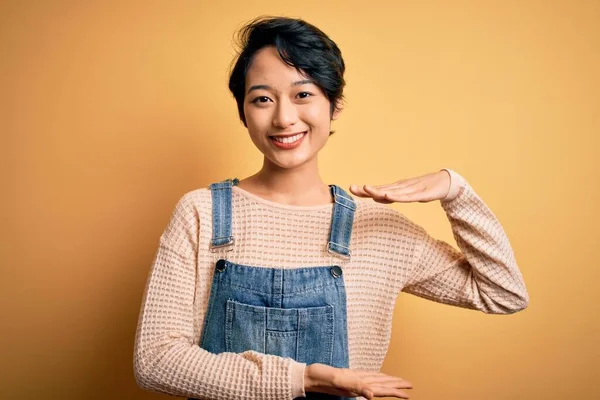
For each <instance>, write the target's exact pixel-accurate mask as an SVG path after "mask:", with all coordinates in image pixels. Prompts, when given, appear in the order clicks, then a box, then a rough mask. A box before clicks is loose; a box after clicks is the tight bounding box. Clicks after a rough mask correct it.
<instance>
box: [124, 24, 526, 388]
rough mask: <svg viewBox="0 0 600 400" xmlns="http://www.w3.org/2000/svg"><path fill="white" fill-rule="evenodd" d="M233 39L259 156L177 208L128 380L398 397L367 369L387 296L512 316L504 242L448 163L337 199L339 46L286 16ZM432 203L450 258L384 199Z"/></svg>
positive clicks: (383, 325) (520, 305) (382, 346)
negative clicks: (244, 170)
mask: <svg viewBox="0 0 600 400" xmlns="http://www.w3.org/2000/svg"><path fill="white" fill-rule="evenodd" d="M240 37H241V42H242V51H241V53H240V54H239V55H238V58H237V62H236V64H235V66H234V68H233V70H232V72H231V77H230V82H229V88H230V90H231V92H232V93H233V95H234V97H235V99H236V101H237V106H238V110H239V116H240V118H241V120H242V122H243V123H244V125H245V126H246V127H247V129H248V133H249V134H250V137H251V139H252V141H253V143H254V144H255V145H256V147H257V148H258V150H259V151H260V152H261V153H262V154H263V155H264V163H263V166H262V168H261V170H260V171H258V172H257V173H256V174H254V175H252V176H250V177H247V178H245V179H242V180H239V179H237V178H233V179H225V180H222V181H220V182H215V183H213V184H211V185H210V186H209V187H207V188H201V189H197V190H193V191H191V192H189V193H187V194H185V195H184V196H183V197H182V198H181V199H180V200H179V202H178V203H177V205H176V207H175V210H174V212H173V214H172V217H171V220H170V222H169V224H168V226H167V227H166V229H165V231H164V233H163V234H162V236H161V238H160V246H159V248H158V252H157V254H156V257H155V259H154V262H153V264H152V268H151V271H150V274H149V277H148V282H147V286H146V290H145V293H144V298H143V301H142V308H141V312H140V318H139V323H138V330H137V335H136V340H135V354H134V359H135V360H134V361H135V363H134V364H135V376H136V380H137V382H138V384H139V385H140V386H141V387H143V388H145V389H149V390H154V391H157V392H162V393H168V394H171V395H176V396H189V397H194V398H199V399H238V398H239V399H246V398H253V399H273V400H275V399H294V398H296V397H309V398H335V399H339V398H352V397H358V396H363V397H365V398H368V399H371V398H373V397H382V396H390V397H398V398H408V395H407V391H406V389H410V388H411V387H412V386H411V384H410V383H409V382H408V381H406V380H404V379H402V378H399V377H393V376H389V375H386V374H383V373H380V372H379V369H380V367H381V365H382V363H383V360H384V357H385V354H386V351H387V348H388V344H389V340H390V333H391V320H392V314H393V307H394V303H395V300H396V297H397V296H398V294H399V293H400V292H401V291H403V292H406V293H411V294H414V295H417V296H420V297H423V298H426V299H430V300H433V301H437V302H440V303H444V304H449V305H454V306H459V307H465V308H470V309H474V310H480V311H483V312H485V313H493V314H510V313H514V312H517V311H519V310H522V309H524V308H525V307H527V304H528V294H527V291H526V288H525V284H524V282H523V278H522V275H521V273H520V271H519V269H518V267H517V264H516V262H515V259H514V256H513V252H512V250H511V247H510V244H509V241H508V238H507V237H506V235H505V233H504V231H503V229H502V227H501V226H500V223H499V222H498V220H497V219H496V217H495V216H494V214H493V213H492V212H491V211H490V209H489V208H488V207H487V206H486V205H485V203H484V202H483V201H482V200H481V198H480V197H479V196H478V195H477V194H476V193H475V192H474V190H473V189H472V188H471V187H470V186H469V184H468V183H467V181H466V180H465V179H464V178H463V177H462V176H460V175H459V174H458V173H456V172H454V171H452V170H449V169H443V170H440V171H437V172H432V173H429V174H426V175H423V176H419V177H416V178H412V179H402V180H398V181H397V182H393V183H390V184H388V185H381V186H367V185H359V186H356V185H352V186H351V187H350V188H348V190H349V192H348V191H345V190H344V189H342V188H341V187H338V186H336V185H332V184H329V185H328V184H326V183H324V182H323V180H322V179H321V177H320V174H319V168H318V154H319V150H321V149H322V148H323V146H325V144H326V143H327V140H328V139H329V136H330V135H331V133H332V132H331V131H330V127H331V121H332V120H335V119H336V118H338V117H339V115H340V112H341V109H342V92H343V87H344V78H343V74H344V61H343V59H342V56H341V53H340V50H339V49H338V47H337V46H336V44H335V43H334V42H333V41H332V40H331V39H329V38H328V37H327V35H325V34H324V33H323V32H322V31H320V30H319V29H317V28H316V27H314V26H312V25H310V24H308V23H306V22H304V21H302V20H298V19H289V18H259V19H257V20H254V21H252V22H251V23H249V24H248V25H247V26H245V27H244V28H243V29H242V30H241V35H240ZM350 193H351V194H353V195H355V196H356V197H353V196H352V195H351V194H350ZM435 200H439V201H440V204H441V206H442V207H443V209H444V211H445V212H446V214H447V216H448V219H449V221H450V223H451V227H452V230H453V233H454V236H455V238H456V240H457V243H458V246H459V247H460V251H458V250H456V249H454V248H453V247H452V246H450V245H449V244H447V243H445V242H442V241H439V240H435V239H434V238H432V237H431V236H430V235H429V234H428V233H427V232H426V231H425V230H424V229H423V228H422V227H420V226H419V225H417V224H415V223H414V222H412V221H410V220H409V219H407V218H406V217H404V216H403V215H402V214H400V213H399V212H397V211H395V210H394V209H392V208H391V207H388V206H387V205H386V204H389V203H393V202H429V201H435Z"/></svg>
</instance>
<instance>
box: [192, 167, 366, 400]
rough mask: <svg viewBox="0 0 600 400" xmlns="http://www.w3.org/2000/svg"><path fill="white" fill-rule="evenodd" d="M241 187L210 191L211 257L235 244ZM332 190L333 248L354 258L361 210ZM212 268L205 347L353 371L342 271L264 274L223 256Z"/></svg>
mask: <svg viewBox="0 0 600 400" xmlns="http://www.w3.org/2000/svg"><path fill="white" fill-rule="evenodd" d="M238 182H239V180H238V179H237V178H234V179H227V180H225V181H222V182H219V183H213V184H211V185H210V190H211V196H212V219H213V235H212V242H211V251H213V252H216V251H222V250H229V251H230V250H231V248H232V247H233V246H234V238H233V235H232V232H231V231H232V229H231V228H232V223H231V216H232V211H231V208H232V207H231V205H232V201H231V187H232V186H233V185H237V184H238ZM329 187H330V190H331V194H332V196H333V199H334V200H335V202H334V203H333V213H332V219H331V230H330V236H329V242H328V243H327V250H328V252H329V253H331V254H334V255H337V256H340V257H342V258H344V259H346V260H349V259H350V249H349V244H350V237H351V234H352V223H353V220H354V211H355V210H356V204H355V202H354V200H353V199H352V198H351V197H350V196H349V195H348V194H347V193H346V192H345V191H344V190H343V189H341V188H340V187H338V186H335V185H329ZM324 245H325V243H324ZM281 251H285V249H281ZM214 268H215V270H214V275H213V280H212V286H211V292H210V298H209V302H208V308H207V310H206V319H205V323H204V329H203V332H202V338H201V340H200V347H202V348H203V349H206V350H208V351H210V352H211V353H214V354H218V353H222V352H233V353H241V352H244V351H246V350H255V351H257V352H260V353H264V354H273V355H278V356H281V357H289V358H292V359H294V360H296V361H298V362H303V363H306V364H307V365H309V364H313V363H322V364H327V365H331V366H334V367H338V368H342V367H343V368H348V367H349V360H348V331H347V316H346V315H347V314H346V289H345V287H344V276H343V270H342V268H341V267H340V266H338V265H329V266H318V267H304V268H294V269H278V268H263V267H256V266H247V265H241V264H236V263H234V262H231V261H229V260H227V258H225V259H219V260H218V261H217V262H216V265H215V266H214ZM306 395H307V397H306V398H309V399H336V400H340V399H347V398H344V397H340V396H334V395H330V394H324V393H314V392H307V393H306Z"/></svg>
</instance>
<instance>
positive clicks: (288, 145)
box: [269, 131, 308, 150]
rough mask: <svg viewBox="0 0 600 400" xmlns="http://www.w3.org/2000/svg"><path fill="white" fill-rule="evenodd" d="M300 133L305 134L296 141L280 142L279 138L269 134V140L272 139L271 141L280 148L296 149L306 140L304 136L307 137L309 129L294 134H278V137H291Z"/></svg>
mask: <svg viewBox="0 0 600 400" xmlns="http://www.w3.org/2000/svg"><path fill="white" fill-rule="evenodd" d="M300 133H301V134H303V135H302V137H301V138H300V139H298V140H296V141H295V142H294V143H281V142H278V141H277V140H275V139H273V138H274V136H269V141H270V142H271V143H273V145H274V146H275V147H277V148H280V149H284V150H290V149H295V148H296V147H298V146H300V145H301V144H302V142H303V141H304V138H305V137H306V135H307V134H308V132H307V131H304V132H298V133H293V134H291V135H286V136H280V135H277V137H290V136H295V135H298V134H300Z"/></svg>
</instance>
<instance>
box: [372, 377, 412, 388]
mask: <svg viewBox="0 0 600 400" xmlns="http://www.w3.org/2000/svg"><path fill="white" fill-rule="evenodd" d="M363 379H364V380H365V381H366V382H368V383H369V384H371V385H378V386H392V387H395V388H397V389H412V387H413V386H412V383H410V382H409V381H407V380H405V379H402V378H399V377H396V376H389V375H386V376H376V377H372V378H363Z"/></svg>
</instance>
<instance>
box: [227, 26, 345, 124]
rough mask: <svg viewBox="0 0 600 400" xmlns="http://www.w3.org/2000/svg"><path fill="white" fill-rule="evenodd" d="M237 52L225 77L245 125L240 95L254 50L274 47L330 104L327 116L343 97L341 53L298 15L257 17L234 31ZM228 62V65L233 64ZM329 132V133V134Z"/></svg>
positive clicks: (243, 95) (343, 67)
mask: <svg viewBox="0 0 600 400" xmlns="http://www.w3.org/2000/svg"><path fill="white" fill-rule="evenodd" d="M237 44H238V46H239V50H238V54H237V56H236V58H235V59H234V60H233V62H235V65H234V67H233V68H232V69H231V74H230V76H229V90H230V91H231V93H232V94H233V96H234V97H235V100H236V102H237V106H238V113H239V116H240V119H241V121H242V122H243V123H244V126H247V125H246V116H245V115H244V97H245V87H246V74H247V73H248V69H249V68H250V65H251V63H252V59H253V57H254V55H255V54H256V52H257V51H259V50H260V49H262V48H264V47H267V46H275V48H276V49H277V52H278V53H279V56H280V57H281V59H282V60H283V61H284V62H285V63H286V64H288V65H290V66H292V67H295V68H296V69H297V70H298V71H299V72H300V73H302V74H304V75H307V76H308V77H309V78H311V79H312V80H313V81H314V82H315V84H316V85H317V86H319V87H320V88H321V90H323V92H324V93H325V96H326V98H327V99H328V100H329V102H330V103H331V110H330V117H332V116H333V112H334V110H336V109H337V110H339V109H340V108H341V103H342V101H343V99H344V95H343V89H344V86H345V84H346V82H345V81H344V71H345V69H346V66H345V64H344V59H343V58H342V53H341V51H340V49H339V48H338V46H337V45H336V44H335V42H334V41H333V40H331V39H330V38H329V37H328V36H327V35H326V34H325V33H324V32H323V31H321V30H320V29H319V28H317V27H316V26H314V25H311V24H309V23H308V22H306V21H304V20H302V19H298V18H288V17H270V16H261V17H258V18H255V19H253V20H252V21H250V22H248V23H247V24H246V25H244V26H243V27H242V28H240V29H239V31H238V32H237ZM233 62H232V64H233ZM332 133H333V132H330V134H332Z"/></svg>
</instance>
